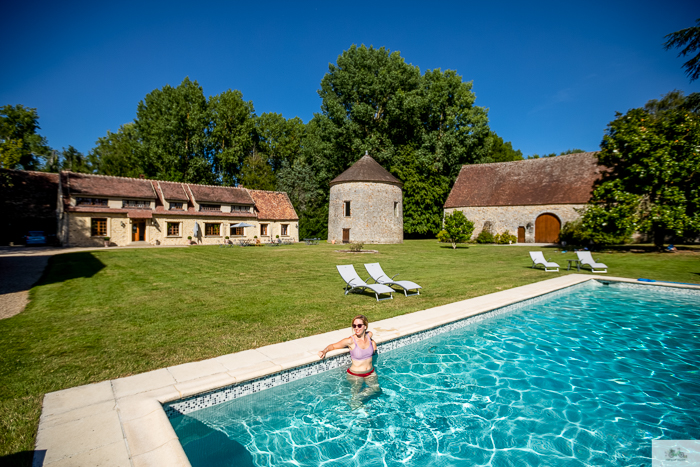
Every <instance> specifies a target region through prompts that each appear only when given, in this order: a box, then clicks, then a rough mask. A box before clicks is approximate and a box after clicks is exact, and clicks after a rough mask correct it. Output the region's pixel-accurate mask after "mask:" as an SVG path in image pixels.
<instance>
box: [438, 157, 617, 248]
mask: <svg viewBox="0 0 700 467" xmlns="http://www.w3.org/2000/svg"><path fill="white" fill-rule="evenodd" d="M596 154H597V153H595V152H583V153H578V154H569V155H565V156H557V157H544V158H541V159H529V160H523V161H515V162H499V163H494V164H474V165H465V166H462V169H461V170H460V172H459V175H458V177H457V180H456V181H455V184H454V187H453V188H452V191H451V192H450V195H449V196H448V198H447V201H446V202H445V205H444V212H445V215H449V214H451V213H453V212H454V211H457V210H459V211H462V212H463V213H464V215H465V216H466V217H467V219H469V220H470V221H472V222H474V233H473V237H476V236H477V235H478V234H479V233H480V232H481V231H482V230H484V229H486V230H489V231H490V232H491V233H493V234H496V233H502V232H504V231H506V230H508V231H509V232H510V233H511V234H513V235H516V234H517V236H518V243H533V242H534V243H554V242H557V241H558V238H559V232H560V230H561V227H562V226H563V225H564V224H565V223H566V222H571V221H574V220H576V219H578V218H579V217H580V214H579V212H578V211H577V209H581V208H583V207H584V206H585V205H586V203H587V202H588V201H589V200H590V198H591V194H592V192H593V189H594V184H595V182H596V181H597V180H599V179H600V178H601V172H602V171H603V170H604V168H602V167H601V166H599V165H598V159H597V158H596Z"/></svg>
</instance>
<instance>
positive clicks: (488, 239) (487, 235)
mask: <svg viewBox="0 0 700 467" xmlns="http://www.w3.org/2000/svg"><path fill="white" fill-rule="evenodd" d="M494 241H495V239H494V238H493V234H491V232H489V231H488V230H482V231H481V233H480V234H479V236H478V237H476V243H493V242H494Z"/></svg>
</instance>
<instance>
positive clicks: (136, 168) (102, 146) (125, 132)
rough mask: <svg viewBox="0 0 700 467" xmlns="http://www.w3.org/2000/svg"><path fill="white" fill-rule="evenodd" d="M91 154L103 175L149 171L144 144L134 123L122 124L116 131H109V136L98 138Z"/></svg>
mask: <svg viewBox="0 0 700 467" xmlns="http://www.w3.org/2000/svg"><path fill="white" fill-rule="evenodd" d="M90 156H92V158H93V160H94V161H95V164H96V168H97V172H98V173H100V174H103V175H114V176H117V177H139V176H140V175H142V174H143V175H146V173H147V170H146V168H145V167H144V160H143V145H142V143H141V140H140V139H139V136H138V133H137V131H136V125H135V124H134V123H127V124H124V125H122V126H120V127H119V130H118V131H117V132H116V133H112V132H111V131H107V136H103V137H101V138H99V139H98V140H97V145H96V146H95V147H94V148H93V149H92V151H90ZM149 175H150V174H149Z"/></svg>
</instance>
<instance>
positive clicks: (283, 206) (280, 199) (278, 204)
mask: <svg viewBox="0 0 700 467" xmlns="http://www.w3.org/2000/svg"><path fill="white" fill-rule="evenodd" d="M248 192H249V193H250V196H252V197H253V200H254V201H255V208H256V209H257V210H258V219H261V220H266V219H270V220H271V219H275V220H298V219H299V217H298V216H297V212H296V211H295V210H294V206H292V202H291V201H290V200H289V197H288V196H287V193H283V192H281V191H262V190H248Z"/></svg>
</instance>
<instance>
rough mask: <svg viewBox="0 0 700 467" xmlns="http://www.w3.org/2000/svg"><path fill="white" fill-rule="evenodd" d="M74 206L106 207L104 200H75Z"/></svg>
mask: <svg viewBox="0 0 700 467" xmlns="http://www.w3.org/2000/svg"><path fill="white" fill-rule="evenodd" d="M75 204H77V205H78V206H107V200H106V199H104V198H76V200H75Z"/></svg>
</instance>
